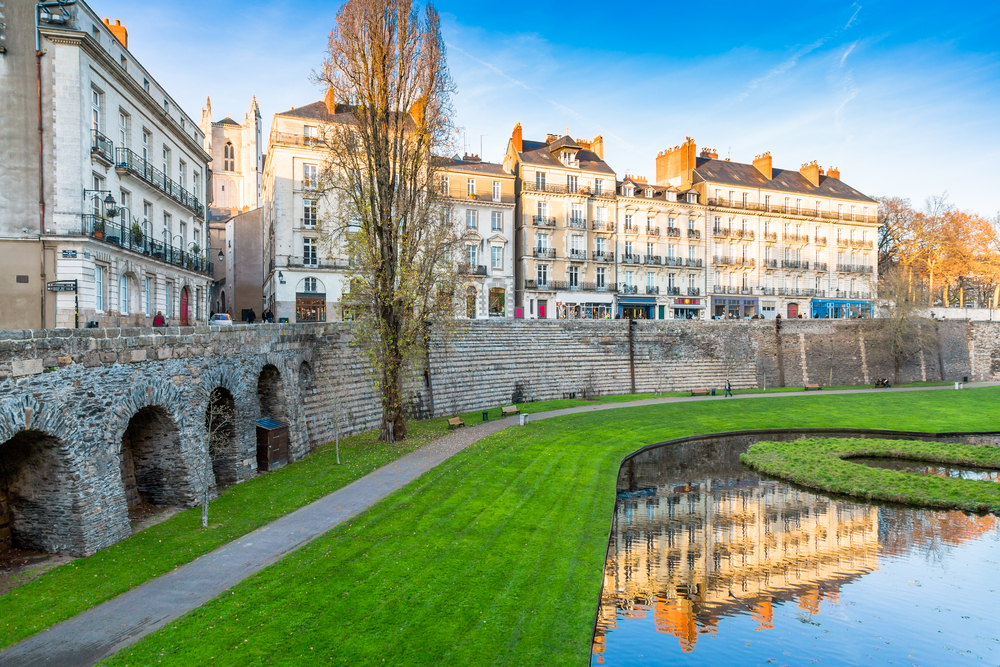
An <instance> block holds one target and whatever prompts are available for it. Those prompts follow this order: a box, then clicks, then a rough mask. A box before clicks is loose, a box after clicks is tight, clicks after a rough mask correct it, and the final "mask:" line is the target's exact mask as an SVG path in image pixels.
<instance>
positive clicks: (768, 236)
mask: <svg viewBox="0 0 1000 667" xmlns="http://www.w3.org/2000/svg"><path fill="white" fill-rule="evenodd" d="M763 238H764V241H770V242H772V243H773V242H775V241H777V240H778V232H764V235H763Z"/></svg>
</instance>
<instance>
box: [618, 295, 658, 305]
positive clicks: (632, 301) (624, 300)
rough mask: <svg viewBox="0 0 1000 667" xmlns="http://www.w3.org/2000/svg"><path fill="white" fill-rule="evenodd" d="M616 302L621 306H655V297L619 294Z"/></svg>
mask: <svg viewBox="0 0 1000 667" xmlns="http://www.w3.org/2000/svg"><path fill="white" fill-rule="evenodd" d="M618 303H619V305H622V306H655V305H656V299H636V298H630V297H625V296H620V297H618Z"/></svg>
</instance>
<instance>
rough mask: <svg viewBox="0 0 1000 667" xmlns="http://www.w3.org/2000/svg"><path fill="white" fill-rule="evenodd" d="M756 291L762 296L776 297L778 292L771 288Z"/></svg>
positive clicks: (759, 288) (761, 288) (760, 288)
mask: <svg viewBox="0 0 1000 667" xmlns="http://www.w3.org/2000/svg"><path fill="white" fill-rule="evenodd" d="M757 289H758V291H759V292H760V293H761V294H762V295H764V296H777V294H778V290H776V289H774V288H773V287H758V288H757Z"/></svg>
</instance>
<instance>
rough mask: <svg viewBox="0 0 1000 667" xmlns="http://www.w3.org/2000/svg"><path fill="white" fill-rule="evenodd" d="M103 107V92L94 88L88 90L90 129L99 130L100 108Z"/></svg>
mask: <svg viewBox="0 0 1000 667" xmlns="http://www.w3.org/2000/svg"><path fill="white" fill-rule="evenodd" d="M102 108H104V94H103V93H102V92H101V91H99V90H97V89H96V88H94V89H91V91H90V129H92V130H97V131H98V132H100V131H101V109H102Z"/></svg>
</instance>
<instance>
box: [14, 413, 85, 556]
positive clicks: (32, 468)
mask: <svg viewBox="0 0 1000 667" xmlns="http://www.w3.org/2000/svg"><path fill="white" fill-rule="evenodd" d="M68 477H69V476H68V471H67V468H66V465H65V464H64V462H63V461H62V459H61V458H60V456H59V439H58V438H55V437H53V436H51V435H48V434H46V433H43V432H41V431H20V432H18V433H17V434H16V435H14V437H13V438H11V439H10V440H7V441H6V442H4V443H3V444H0V560H3V559H4V556H11V555H12V553H17V552H24V551H27V552H43V553H54V552H68V553H75V552H78V551H80V549H81V547H82V545H81V544H80V543H79V539H80V536H79V535H78V534H77V531H76V528H77V527H78V525H77V524H78V521H77V519H76V518H75V517H74V513H73V503H72V498H73V496H74V494H73V489H72V483H71V482H70V480H69V479H68Z"/></svg>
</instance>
